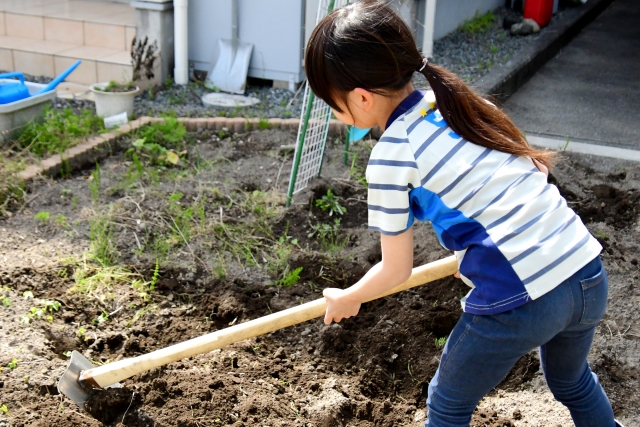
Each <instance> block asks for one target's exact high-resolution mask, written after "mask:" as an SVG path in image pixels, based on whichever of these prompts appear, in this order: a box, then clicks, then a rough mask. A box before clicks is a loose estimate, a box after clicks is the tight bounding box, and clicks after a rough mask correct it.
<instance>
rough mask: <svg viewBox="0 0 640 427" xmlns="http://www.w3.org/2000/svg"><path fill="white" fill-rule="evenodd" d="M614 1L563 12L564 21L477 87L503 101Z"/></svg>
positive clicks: (596, 1) (594, 2) (592, 1)
mask: <svg viewBox="0 0 640 427" xmlns="http://www.w3.org/2000/svg"><path fill="white" fill-rule="evenodd" d="M613 1H614V0H590V1H588V2H587V3H585V4H584V5H582V6H579V7H577V8H575V9H571V10H567V11H566V12H564V13H565V14H566V15H567V16H565V18H564V19H562V21H560V22H558V24H557V25H554V26H553V27H551V28H548V29H547V30H545V32H544V33H542V34H541V35H540V37H539V38H538V40H537V41H536V42H535V43H532V44H531V45H529V46H525V47H524V48H523V49H522V50H520V51H518V53H516V54H515V55H514V56H513V58H511V59H510V60H509V61H507V62H506V63H505V64H502V65H498V66H496V67H495V68H494V69H493V70H492V71H490V72H489V73H488V74H487V75H486V76H484V77H483V78H482V79H480V81H479V82H477V83H476V84H474V88H475V90H477V91H478V92H480V93H484V94H486V95H492V96H494V97H495V98H496V99H497V100H498V101H500V102H504V101H505V100H507V99H508V98H509V97H510V96H511V95H513V94H514V93H515V92H516V91H517V90H518V89H519V88H520V87H522V85H524V84H525V83H526V82H527V81H528V80H529V79H530V78H531V76H533V75H534V74H535V73H536V72H537V71H538V70H539V69H540V68H542V67H543V66H544V64H546V63H547V61H549V60H550V59H552V58H553V57H554V56H556V54H557V53H558V52H559V51H560V50H561V49H562V48H563V47H565V46H566V45H567V44H568V43H569V42H570V41H571V40H572V39H573V38H574V37H575V36H577V35H578V34H579V33H580V31H582V29H583V28H584V27H586V26H587V25H589V24H590V23H591V22H592V21H593V20H595V19H596V18H597V17H598V15H600V14H601V13H602V12H604V11H605V9H607V7H609V5H610V4H611V3H613Z"/></svg>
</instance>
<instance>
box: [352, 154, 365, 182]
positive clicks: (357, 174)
mask: <svg viewBox="0 0 640 427" xmlns="http://www.w3.org/2000/svg"><path fill="white" fill-rule="evenodd" d="M357 157H358V153H354V155H353V160H352V161H351V168H350V169H349V176H350V177H351V178H353V179H355V180H356V182H357V183H358V184H360V185H362V186H363V187H365V188H367V187H368V184H367V176H366V173H365V172H366V170H365V168H364V167H362V166H360V165H358V164H357V163H356V159H357Z"/></svg>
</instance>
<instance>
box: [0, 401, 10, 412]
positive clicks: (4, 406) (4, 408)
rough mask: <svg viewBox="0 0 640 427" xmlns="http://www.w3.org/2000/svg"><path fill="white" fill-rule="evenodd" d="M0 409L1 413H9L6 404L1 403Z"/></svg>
mask: <svg viewBox="0 0 640 427" xmlns="http://www.w3.org/2000/svg"><path fill="white" fill-rule="evenodd" d="M0 411H2V413H3V414H5V415H8V414H9V408H7V405H4V404H3V405H2V406H0Z"/></svg>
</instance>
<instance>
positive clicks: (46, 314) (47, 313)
mask: <svg viewBox="0 0 640 427" xmlns="http://www.w3.org/2000/svg"><path fill="white" fill-rule="evenodd" d="M61 305H62V304H61V303H60V302H59V301H55V300H40V304H39V305H37V306H34V307H31V308H30V309H29V313H27V314H26V315H24V316H22V317H21V318H20V321H21V322H22V323H26V324H28V323H30V322H31V321H32V320H34V319H43V318H44V320H46V321H47V322H53V315H54V313H55V312H57V311H58V310H60V307H61Z"/></svg>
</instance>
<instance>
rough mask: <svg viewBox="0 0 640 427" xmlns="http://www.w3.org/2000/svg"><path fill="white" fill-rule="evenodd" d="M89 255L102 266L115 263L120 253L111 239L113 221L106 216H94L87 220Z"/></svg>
mask: <svg viewBox="0 0 640 427" xmlns="http://www.w3.org/2000/svg"><path fill="white" fill-rule="evenodd" d="M89 231H90V235H89V239H90V241H91V243H90V245H89V255H90V258H91V259H94V260H96V261H98V262H99V263H100V264H102V265H103V266H111V265H114V264H116V262H117V261H118V258H119V256H120V253H119V252H118V249H117V247H116V244H115V242H114V241H113V240H112V237H111V236H112V234H113V222H111V220H110V219H109V218H108V217H107V216H95V217H93V218H91V219H90V220H89Z"/></svg>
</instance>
